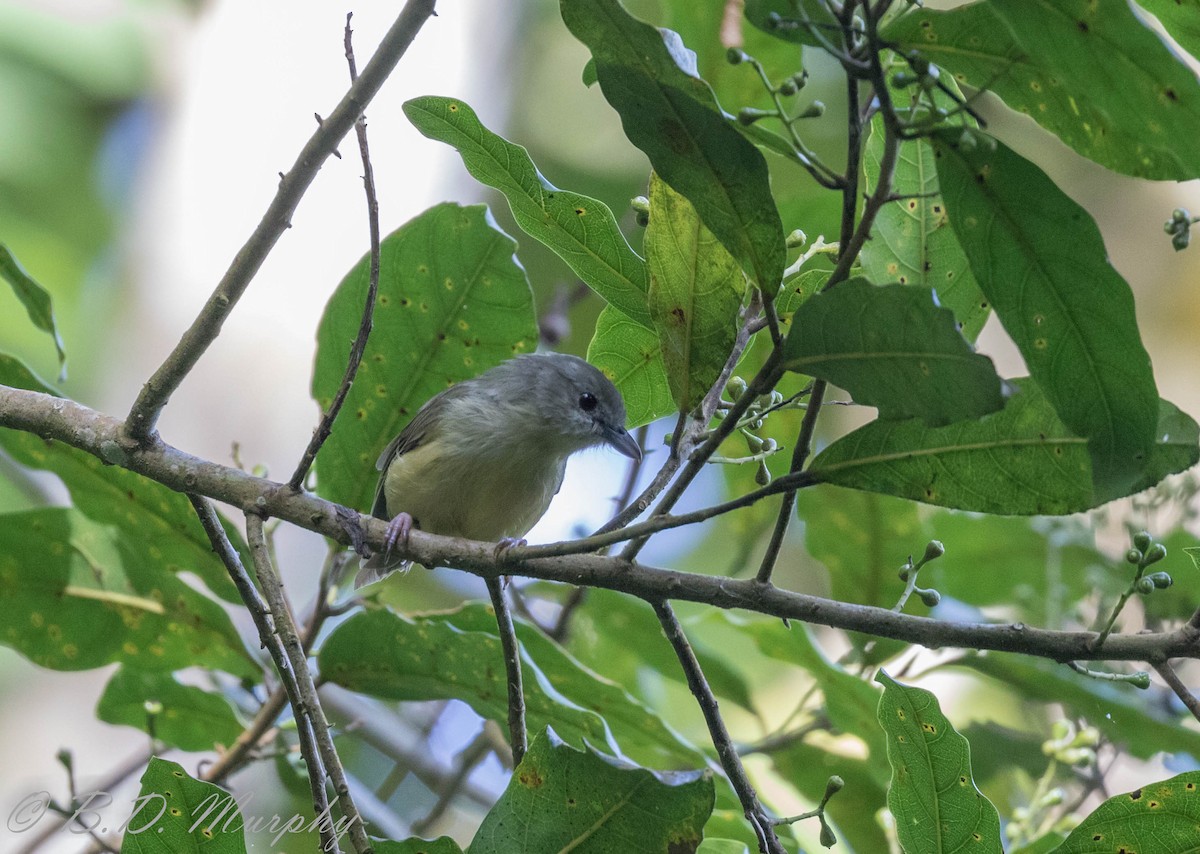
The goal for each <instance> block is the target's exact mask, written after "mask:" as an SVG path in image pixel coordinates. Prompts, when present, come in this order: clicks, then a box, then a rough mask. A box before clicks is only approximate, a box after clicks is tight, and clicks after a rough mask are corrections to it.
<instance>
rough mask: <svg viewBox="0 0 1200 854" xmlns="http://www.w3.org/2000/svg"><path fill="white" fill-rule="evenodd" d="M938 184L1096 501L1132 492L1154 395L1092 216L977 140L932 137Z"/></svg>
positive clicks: (1037, 174) (1144, 453)
mask: <svg viewBox="0 0 1200 854" xmlns="http://www.w3.org/2000/svg"><path fill="white" fill-rule="evenodd" d="M934 146H935V150H936V152H937V163H938V180H939V181H940V182H941V188H942V193H943V195H944V196H945V198H946V205H947V210H948V211H949V213H950V223H951V225H953V227H954V233H955V234H956V235H957V236H958V241H959V244H960V245H961V246H962V248H963V251H964V252H966V254H967V258H968V260H969V261H970V263H971V270H972V271H973V272H974V273H975V278H976V279H977V280H978V282H979V287H980V289H981V290H982V291H983V292H984V294H986V295H987V297H988V300H989V301H990V302H991V304H992V308H993V309H994V310H995V312H996V315H997V317H999V319H1000V321H1001V322H1002V323H1003V324H1004V329H1005V331H1006V332H1008V334H1009V336H1010V337H1011V338H1012V340H1013V343H1014V344H1016V345H1017V349H1019V350H1020V351H1021V355H1022V356H1023V357H1024V359H1025V364H1026V366H1027V367H1028V368H1029V373H1030V375H1031V376H1032V377H1033V379H1034V380H1036V381H1037V383H1038V385H1040V386H1041V387H1042V391H1043V392H1045V394H1046V399H1047V400H1048V401H1049V402H1050V404H1051V405H1052V406H1053V407H1054V409H1055V411H1056V412H1057V413H1058V416H1059V417H1060V418H1061V419H1062V421H1063V423H1064V424H1066V425H1067V427H1068V428H1069V429H1070V430H1071V432H1073V433H1074V434H1075V435H1077V436H1081V437H1083V438H1085V439H1087V440H1088V452H1089V454H1090V456H1091V461H1092V480H1093V482H1094V485H1095V491H1096V493H1097V496H1098V497H1099V498H1100V500H1101V501H1108V500H1111V499H1113V498H1117V497H1119V496H1121V495H1127V494H1129V492H1128V488H1129V486H1130V485H1131V484H1132V483H1134V482H1135V481H1141V480H1142V479H1143V476H1144V474H1145V473H1146V471H1147V463H1148V462H1149V458H1150V455H1151V452H1152V449H1153V447H1154V441H1155V424H1156V422H1157V420H1158V392H1157V390H1156V387H1155V383H1154V373H1153V370H1152V369H1151V366H1150V356H1149V355H1148V354H1147V352H1146V348H1145V346H1144V345H1143V344H1142V339H1141V335H1140V333H1139V331H1138V325H1137V318H1136V317H1135V315H1134V301H1133V291H1132V290H1131V289H1130V287H1129V285H1128V284H1127V283H1126V281H1125V280H1124V279H1123V278H1121V275H1120V274H1119V273H1118V272H1117V271H1116V270H1115V269H1113V267H1112V265H1111V264H1109V262H1108V256H1107V253H1106V251H1105V248H1104V239H1103V238H1102V237H1101V235H1100V230H1099V229H1098V228H1097V227H1096V223H1095V222H1093V220H1092V218H1091V216H1089V215H1088V213H1087V211H1085V210H1084V209H1083V208H1082V207H1080V206H1079V205H1078V204H1076V203H1075V201H1073V200H1072V199H1071V198H1070V197H1068V196H1067V195H1066V194H1065V193H1063V191H1062V190H1060V189H1059V188H1058V187H1057V186H1056V185H1055V184H1054V182H1053V181H1051V180H1050V178H1049V177H1048V176H1047V175H1046V173H1044V172H1042V170H1040V169H1039V168H1038V167H1037V166H1035V165H1033V164H1032V163H1030V162H1029V161H1028V160H1026V159H1025V158H1023V157H1021V156H1020V155H1019V154H1017V153H1016V152H1015V151H1013V150H1012V149H1010V148H1008V147H1007V146H1005V145H1003V144H1002V143H1000V142H998V141H997V140H995V139H993V138H992V137H990V136H988V135H987V134H984V133H982V132H980V131H969V130H946V131H942V132H940V133H938V135H936V136H935V137H934Z"/></svg>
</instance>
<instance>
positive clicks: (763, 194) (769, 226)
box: [561, 0, 785, 296]
mask: <svg viewBox="0 0 1200 854" xmlns="http://www.w3.org/2000/svg"><path fill="white" fill-rule="evenodd" d="M561 8H562V17H563V20H564V21H565V22H566V24H567V28H568V29H569V30H570V31H571V33H572V34H573V35H574V36H575V37H576V38H577V39H579V40H580V41H581V42H583V43H584V44H586V45H587V46H588V49H589V50H591V52H592V56H593V57H594V58H595V60H596V75H597V78H598V79H599V81H600V88H601V90H603V92H604V97H605V98H607V99H608V102H609V103H610V104H612V105H613V107H614V108H615V109H616V111H617V112H618V113H619V114H620V116H621V123H622V125H623V126H624V128H625V135H626V136H627V137H628V138H629V140H630V142H632V143H633V144H634V145H636V146H637V147H638V148H640V149H641V150H642V151H644V152H645V153H646V156H647V157H649V158H650V163H651V165H652V166H653V167H654V171H655V172H657V173H658V174H659V175H660V176H662V179H663V180H664V181H666V182H667V183H668V184H670V185H671V187H672V188H673V189H674V190H675V191H676V192H678V193H679V194H680V195H682V196H684V197H685V198H686V199H687V200H688V201H689V202H691V203H692V205H693V206H694V207H695V209H696V212H697V213H698V214H699V215H700V219H701V221H702V222H703V223H704V224H705V226H707V227H708V228H709V230H711V231H712V233H713V234H715V235H716V236H717V239H718V240H720V241H721V243H723V244H724V245H725V248H726V249H728V250H729V252H730V253H731V254H732V255H733V256H734V257H735V258H737V259H738V262H739V263H740V264H741V265H742V267H743V269H745V270H746V272H747V273H748V274H750V276H751V277H752V278H753V279H754V281H755V282H756V283H757V284H758V286H759V287H760V288H762V289H763V291H764V292H765V293H767V294H768V295H771V296H773V295H774V293H775V291H776V290H777V289H778V287H779V279H780V276H781V274H782V273H783V265H784V261H785V258H784V254H785V249H784V239H783V225H782V223H781V222H780V219H779V211H778V210H777V209H776V207H775V200H774V197H773V196H772V195H771V188H770V184H769V181H768V176H767V162H766V160H765V159H764V158H763V155H762V153H761V152H759V150H758V149H757V148H755V146H754V145H753V144H752V143H751V142H749V141H748V140H747V139H746V138H745V137H744V136H742V134H741V133H739V132H738V130H737V129H736V128H735V127H734V126H733V125H732V124H731V123H730V121H729V120H728V119H727V118H726V116H725V115H724V113H723V112H722V111H721V108H720V106H719V105H718V104H717V102H716V99H715V98H714V97H713V93H712V90H711V89H710V88H709V86H708V84H707V83H705V82H704V81H703V80H702V79H700V78H699V77H698V76H696V75H695V70H694V68H695V59H694V57H693V56H691V55H690V53H689V52H686V49H684V48H683V46H682V43H681V42H680V40H679V37H678V36H677V35H675V34H674V33H668V34H667V40H666V41H664V36H663V34H660V33H659V31H658V30H656V29H655V28H654V27H651V26H650V25H649V24H645V23H642V22H641V21H638V20H637V19H635V18H632V17H630V15H629V14H628V13H627V12H626V11H625V10H624V9H623V8H622V7H621V4H620V3H619V2H618V0H561Z"/></svg>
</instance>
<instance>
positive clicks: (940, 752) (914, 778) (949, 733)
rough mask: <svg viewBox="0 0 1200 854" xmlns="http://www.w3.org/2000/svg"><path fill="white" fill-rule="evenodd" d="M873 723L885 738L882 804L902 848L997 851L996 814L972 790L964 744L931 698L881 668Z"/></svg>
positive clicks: (968, 748)
mask: <svg viewBox="0 0 1200 854" xmlns="http://www.w3.org/2000/svg"><path fill="white" fill-rule="evenodd" d="M876 680H877V681H878V682H879V683H880V684H882V685H883V696H882V697H881V698H880V700H879V725H880V726H882V727H883V730H884V732H886V733H887V737H888V759H889V760H890V761H891V764H892V782H891V785H890V786H889V787H888V807H889V808H890V809H891V811H892V815H893V816H895V819H896V835H897V836H898V837H899V838H900V845H901V846H902V847H903V848H904V850H905V851H912V852H917V851H921V852H926V851H928V852H951V851H978V852H996V854H1000V852H1003V851H1004V848H1003V846H1002V845H1001V844H1000V816H999V815H997V814H996V808H995V807H994V806H992V804H991V802H990V801H988V799H987V798H985V797H984V796H983V795H982V794H981V793H980V791H979V789H977V788H975V781H974V780H973V779H972V778H971V746H970V745H969V744H967V740H966V739H965V738H963V737H962V735H960V734H959V733H958V732H957V731H956V730H955V729H954V727H953V726H952V725H951V723H950V721H949V720H948V719H947V718H946V716H945V715H944V714H942V710H941V707H940V706H939V705H938V701H937V697H935V696H934V695H933V694H932V693H930V692H929V691H926V690H925V689H923V688H913V687H911V686H908V685H901V684H900V683H899V682H897V681H895V680H894V679H892V678H891V677H890V676H888V675H887V674H886V673H884V672H883V671H882V670H881V671H880V672H879V675H878V676H877V677H876Z"/></svg>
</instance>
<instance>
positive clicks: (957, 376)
mask: <svg viewBox="0 0 1200 854" xmlns="http://www.w3.org/2000/svg"><path fill="white" fill-rule="evenodd" d="M783 365H784V367H786V368H787V369H788V370H790V371H796V372H798V373H802V374H807V375H809V376H812V377H818V378H820V379H824V380H828V381H829V382H831V383H834V384H835V385H837V386H840V387H841V388H844V389H845V390H846V391H848V392H850V394H851V395H852V396H853V397H854V400H855V402H857V403H860V404H862V405H864V406H874V407H877V408H878V409H879V417H880V419H883V420H897V419H904V418H920V419H921V420H922V421H923V422H924V423H925V424H928V425H930V426H933V427H936V426H940V425H942V424H949V423H952V422H955V421H963V420H965V419H968V418H978V417H979V416H981V415H986V414H988V413H989V412H995V411H996V410H998V409H1001V408H1002V407H1003V406H1004V395H1003V393H1002V390H1001V382H1000V377H999V376H998V375H997V374H996V369H995V367H994V366H993V365H992V360H991V359H989V358H987V357H986V356H981V355H979V354H978V353H976V352H975V351H974V349H972V347H971V345H970V344H968V343H967V342H966V340H965V339H964V338H963V337H962V335H961V334H960V333H959V331H958V328H957V326H956V325H955V320H954V315H953V314H952V313H951V312H950V311H949V310H948V309H944V308H938V307H937V305H936V303H935V302H934V301H933V299H931V295H930V294H929V292H928V291H925V290H920V289H917V288H908V287H905V286H903V285H891V286H883V287H879V286H876V285H872V284H871V283H870V282H868V281H866V280H865V279H851V280H850V281H848V282H842V283H841V284H840V285H838V286H837V287H836V288H834V289H833V290H829V291H825V292H823V293H820V294H817V295H816V296H814V297H812V299H809V300H807V301H806V302H805V303H804V304H803V305H802V306H800V308H798V309H796V313H795V314H794V315H793V316H792V329H791V332H789V333H788V337H787V340H786V341H784V344H783Z"/></svg>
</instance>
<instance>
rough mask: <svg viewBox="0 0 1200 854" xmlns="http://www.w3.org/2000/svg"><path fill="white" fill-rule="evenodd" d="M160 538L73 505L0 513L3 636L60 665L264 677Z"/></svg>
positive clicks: (47, 663) (35, 658)
mask: <svg viewBox="0 0 1200 854" xmlns="http://www.w3.org/2000/svg"><path fill="white" fill-rule="evenodd" d="M153 548H154V547H153V545H152V544H148V543H146V542H145V541H144V540H143V539H141V538H138V537H133V536H129V535H126V534H124V533H123V532H121V531H120V530H119V529H116V528H112V527H109V526H105V525H98V524H96V523H95V522H93V521H91V520H90V519H88V518H87V517H86V516H84V515H83V514H81V513H79V512H78V511H75V510H73V509H68V508H54V509H44V510H31V511H26V512H23V513H11V514H6V515H4V516H0V599H3V601H4V608H2V609H0V643H3V644H5V645H6V646H11V647H13V648H14V649H16V650H17V651H18V652H20V653H21V654H22V655H24V656H25V657H27V658H28V659H29V660H30V661H32V662H34V663H35V664H40V665H41V666H43V667H50V668H53V669H55V670H86V669H89V668H92V667H99V666H100V665H102V664H108V663H109V662H112V661H120V662H124V663H126V664H129V665H132V666H135V667H137V668H139V669H142V670H152V671H171V670H178V669H181V668H184V667H191V666H201V667H212V668H217V669H220V670H224V671H226V672H228V673H232V674H235V675H237V676H245V677H249V678H257V677H258V675H259V671H258V668H257V667H256V666H255V665H254V662H253V660H252V659H251V658H250V655H249V654H248V653H247V652H246V650H245V648H244V647H243V646H242V643H241V639H240V638H239V637H238V634H237V632H236V631H235V630H234V628H233V624H232V623H231V622H230V620H229V616H228V615H227V614H226V613H225V611H224V610H223V609H222V608H221V606H220V605H218V604H217V603H216V602H214V601H213V600H212V599H209V598H208V597H207V596H204V595H202V594H201V593H199V592H197V591H196V590H194V589H193V588H192V587H190V586H188V585H187V584H185V583H183V582H182V581H180V580H179V579H178V578H176V577H175V576H173V575H171V574H169V573H164V572H163V571H162V568H161V566H160V565H159V563H158V560H157V558H156V557H155V556H154V555H153V554H152V551H153Z"/></svg>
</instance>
